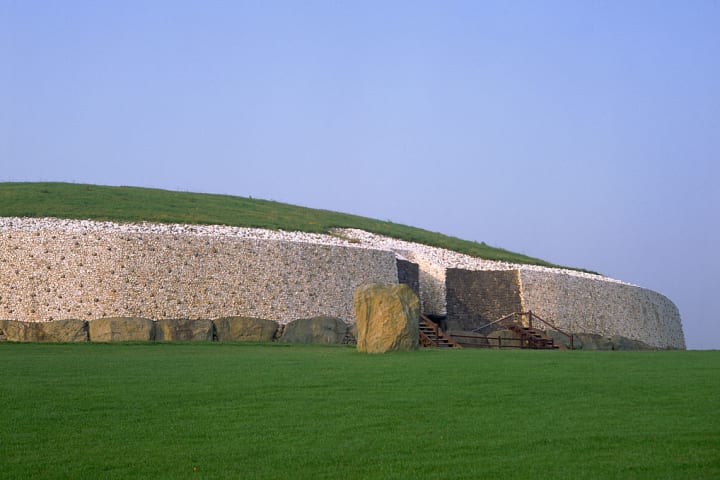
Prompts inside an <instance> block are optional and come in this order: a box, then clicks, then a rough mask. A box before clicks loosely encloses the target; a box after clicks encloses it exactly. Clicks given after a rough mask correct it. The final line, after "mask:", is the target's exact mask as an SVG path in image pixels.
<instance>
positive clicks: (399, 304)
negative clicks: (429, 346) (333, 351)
mask: <svg viewBox="0 0 720 480" xmlns="http://www.w3.org/2000/svg"><path fill="white" fill-rule="evenodd" d="M353 306H354V308H355V322H356V323H357V349H358V351H360V352H368V353H384V352H391V351H397V350H415V349H417V348H418V321H419V319H420V301H419V300H418V297H417V295H415V293H413V291H412V290H411V289H410V287H408V286H407V285H402V284H400V285H397V284H395V285H383V284H377V283H374V284H370V285H365V286H362V287H359V288H358V289H356V290H355V292H354V294H353Z"/></svg>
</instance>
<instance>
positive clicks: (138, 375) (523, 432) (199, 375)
mask: <svg viewBox="0 0 720 480" xmlns="http://www.w3.org/2000/svg"><path fill="white" fill-rule="evenodd" d="M0 362H1V364H2V367H3V368H2V381H0V412H2V416H1V417H0V454H1V455H2V457H1V458H2V461H1V462H0V477H2V478H75V479H78V478H87V479H96V478H118V479H126V478H143V479H148V478H232V479H236V478H308V479H317V478H327V479H351V478H358V479H365V478H377V479H389V478H393V479H394V478H408V479H414V478H437V479H449V478H468V479H470V478H472V479H474V478H481V477H482V478H532V479H536V478H552V479H557V478H568V479H570V478H572V479H577V478H588V479H597V478H647V479H660V478H677V479H703V478H707V479H711V478H720V406H719V405H720V404H719V403H718V399H720V352H697V351H662V352H657V351H652V352H583V351H575V352H571V351H552V352H547V351H487V350H459V351H437V350H421V351H418V352H406V353H398V354H385V355H366V354H360V353H357V352H356V351H355V350H354V349H352V348H349V347H326V346H299V345H293V346H280V345H275V344H272V345H253V344H222V343H220V344H217V343H196V344H92V343H90V344H74V345H68V344H9V343H5V344H0Z"/></svg>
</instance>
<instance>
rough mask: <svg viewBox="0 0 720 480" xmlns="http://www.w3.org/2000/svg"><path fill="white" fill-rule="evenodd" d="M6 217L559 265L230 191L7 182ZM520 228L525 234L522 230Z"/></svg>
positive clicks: (0, 207) (3, 193)
mask: <svg viewBox="0 0 720 480" xmlns="http://www.w3.org/2000/svg"><path fill="white" fill-rule="evenodd" d="M482 208H484V207H483V206H481V205H479V206H478V215H481V214H482ZM0 217H59V218H73V219H92V220H111V221H117V222H141V221H148V222H158V223H187V224H200V225H203V224H205V225H207V224H215V225H232V226H240V227H258V228H267V229H272V230H287V231H302V232H313V233H328V232H329V231H330V230H332V229H333V228H337V227H346V228H359V229H362V230H366V231H369V232H374V233H378V234H381V235H386V236H389V237H393V238H400V239H403V240H407V241H412V242H417V243H423V244H426V245H432V246H437V247H442V248H448V249H450V250H455V251H458V252H462V253H465V254H468V255H472V256H474V257H479V258H485V259H489V260H501V261H507V262H513V263H525V264H534V265H545V266H555V265H553V264H551V263H549V262H546V261H544V260H540V259H538V258H533V257H529V256H527V255H522V254H519V253H514V252H510V251H508V250H504V249H502V248H495V247H491V246H489V245H486V244H485V243H482V242H473V241H468V240H462V239H459V238H456V237H450V236H447V235H443V234H441V233H436V232H430V231H428V230H423V229H420V228H415V227H410V226H407V225H400V224H397V223H393V222H390V221H381V220H374V219H372V218H366V217H360V216H357V215H350V214H346V213H339V212H332V211H329V210H318V209H312V208H304V207H299V206H295V205H289V204H286V203H280V202H274V201H268V200H258V199H253V198H246V197H236V196H229V195H211V194H203V193H190V192H174V191H168V190H158V189H151V188H137V187H108V186H100V185H84V184H74V183H56V182H50V183H7V182H6V183H1V182H0ZM518 234H521V232H520V231H518Z"/></svg>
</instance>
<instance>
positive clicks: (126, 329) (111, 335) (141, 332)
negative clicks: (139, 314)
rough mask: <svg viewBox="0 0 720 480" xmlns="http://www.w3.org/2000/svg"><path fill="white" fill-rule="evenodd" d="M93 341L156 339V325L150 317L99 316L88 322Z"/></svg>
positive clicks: (141, 340)
mask: <svg viewBox="0 0 720 480" xmlns="http://www.w3.org/2000/svg"><path fill="white" fill-rule="evenodd" d="M88 330H89V337H90V341H91V342H130V341H137V342H146V341H151V340H155V325H154V322H153V321H152V320H150V319H148V318H136V317H116V318H98V319H97V320H92V321H90V322H88Z"/></svg>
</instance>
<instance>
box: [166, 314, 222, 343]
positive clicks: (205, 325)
mask: <svg viewBox="0 0 720 480" xmlns="http://www.w3.org/2000/svg"><path fill="white" fill-rule="evenodd" d="M214 330H215V328H214V326H213V322H212V320H203V319H188V318H174V319H169V320H158V321H157V322H155V340H157V341H159V342H163V341H166V342H167V341H181V342H187V341H198V340H199V341H203V340H205V341H212V340H213V333H214Z"/></svg>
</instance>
